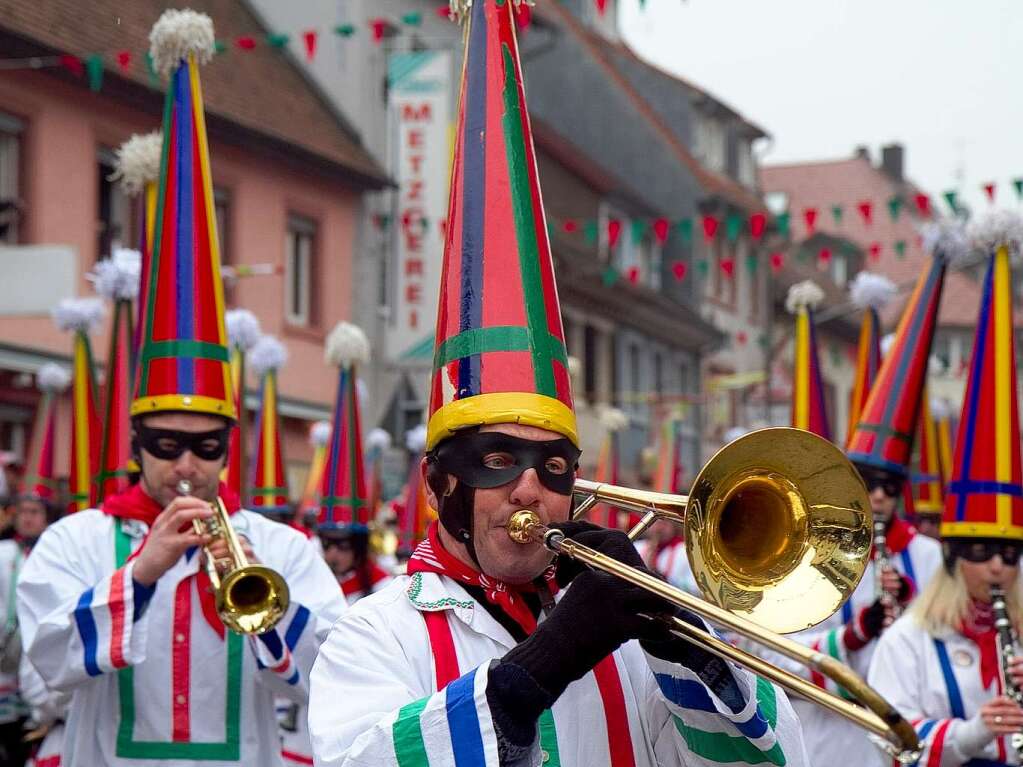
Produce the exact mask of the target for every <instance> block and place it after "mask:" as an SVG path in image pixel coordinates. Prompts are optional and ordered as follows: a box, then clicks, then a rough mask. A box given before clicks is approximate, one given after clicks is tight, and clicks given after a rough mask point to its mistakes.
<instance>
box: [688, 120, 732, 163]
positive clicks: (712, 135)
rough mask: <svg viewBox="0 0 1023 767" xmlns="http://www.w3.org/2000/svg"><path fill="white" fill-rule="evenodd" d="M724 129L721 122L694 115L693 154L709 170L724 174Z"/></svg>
mask: <svg viewBox="0 0 1023 767" xmlns="http://www.w3.org/2000/svg"><path fill="white" fill-rule="evenodd" d="M725 138H726V137H725V129H724V125H722V123H721V121H720V120H718V119H716V118H714V117H711V116H710V115H704V114H697V115H696V145H695V148H694V152H693V154H695V155H696V158H697V159H698V160H699V161H700V162H701V163H702V164H703V165H705V166H706V167H708V168H710V169H711V170H715V171H718V172H719V173H721V172H724V169H725V150H726V148H727V147H726V144H727V142H726V140H725Z"/></svg>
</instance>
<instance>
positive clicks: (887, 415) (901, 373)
mask: <svg viewBox="0 0 1023 767" xmlns="http://www.w3.org/2000/svg"><path fill="white" fill-rule="evenodd" d="M944 273H945V262H944V261H942V260H938V259H935V260H934V262H933V263H932V264H931V270H930V272H928V273H927V281H926V282H925V283H924V284H923V286H922V288H921V289H918V290H917V291H915V293H914V296H913V298H914V299H915V300H912V301H911V302H910V307H911V308H913V309H918V307H920V306H921V305H922V304H923V303H924V301H932V300H934V298H935V290H936V288H937V285H938V284H940V283H939V279H940V278H941V277H942V276H943V275H944ZM926 316H927V312H926V311H920V310H917V311H914V312H913V314H912V317H910V318H909V319H910V320H911V321H912V323H913V324H912V325H911V326H910V327H909V329H908V331H907V332H906V333H905V334H904V333H902V332H901V331H902V328H901V327H900V328H899V331H900V332H899V334H898V336H897V337H898V338H899V339H904V341H903V346H900V347H898V348H893V349H892V350H891V351H890V352H889V354H898V355H899V359H898V363H899V367H898V369H897V370H896V371H895V374H894V375H893V376H892V377H891V378H890V379H889V380H890V381H891V382H893V383H894V382H895V381H905V380H906V368H908V367H909V363H910V361H911V360H912V358H913V355H912V354H904V353H903V349H904V348H905V344H907V343H909V339H914V340H915V341H919V339H920V326H921V325H922V324H923V321H924V317H926ZM932 330H933V329H932ZM933 337H934V336H933V333H932V335H931V338H933ZM929 348H930V343H929V342H928V349H929ZM901 401H902V400H901V398H900V397H888V398H887V401H886V403H885V409H884V415H883V416H882V422H883V423H891V422H892V420H893V415H894V414H893V411H894V410H895V408H896V407H897V406H898V405H899V404H900V403H901ZM906 441H907V442H910V443H911V442H912V441H913V437H912V436H910V437H908V439H907V440H906ZM883 449H884V444H883V442H882V441H881V440H877V441H876V442H875V443H874V445H873V446H872V448H871V451H870V455H872V456H874V457H875V458H877V457H880V454H881V451H882V450H883Z"/></svg>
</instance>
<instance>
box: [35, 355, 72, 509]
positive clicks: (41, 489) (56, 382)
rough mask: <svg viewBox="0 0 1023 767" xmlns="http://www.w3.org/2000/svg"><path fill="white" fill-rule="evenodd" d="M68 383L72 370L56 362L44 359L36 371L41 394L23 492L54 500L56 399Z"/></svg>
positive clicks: (55, 488) (45, 499)
mask: <svg viewBox="0 0 1023 767" xmlns="http://www.w3.org/2000/svg"><path fill="white" fill-rule="evenodd" d="M70 383H71V374H70V373H69V372H68V371H67V370H66V369H65V368H63V367H61V366H60V365H58V364H57V363H55V362H47V363H46V364H44V365H43V366H42V367H41V368H39V372H38V373H36V385H37V386H38V387H39V391H40V392H42V395H43V398H42V401H41V402H40V403H39V408H38V410H37V413H36V423H35V427H34V428H33V430H32V443H31V448H32V458H31V460H30V462H29V465H28V474H27V475H26V476H25V484H24V492H25V493H27V494H28V495H30V496H32V497H33V498H38V499H39V500H41V501H53V500H54V499H55V498H56V495H57V477H56V475H55V474H54V471H53V460H54V443H55V442H56V432H57V402H58V400H59V399H60V393H61V392H63V391H64V390H65V389H67V387H68V384H70Z"/></svg>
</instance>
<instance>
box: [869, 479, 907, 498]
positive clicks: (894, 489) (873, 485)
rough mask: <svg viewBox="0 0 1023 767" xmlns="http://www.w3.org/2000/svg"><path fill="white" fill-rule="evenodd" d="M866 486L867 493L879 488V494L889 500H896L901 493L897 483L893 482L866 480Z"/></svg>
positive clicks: (887, 480) (888, 480)
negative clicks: (882, 494)
mask: <svg viewBox="0 0 1023 767" xmlns="http://www.w3.org/2000/svg"><path fill="white" fill-rule="evenodd" d="M866 484H867V492H868V493H872V492H874V491H875V490H876V489H877V488H881V492H883V493H884V494H885V495H887V496H888V497H889V498H898V497H899V493H900V492H901V491H902V487H901V486H900V485H899V483H898V482H893V481H892V480H890V479H868V480H867V481H866Z"/></svg>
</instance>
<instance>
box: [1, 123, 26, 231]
mask: <svg viewBox="0 0 1023 767" xmlns="http://www.w3.org/2000/svg"><path fill="white" fill-rule="evenodd" d="M22 130H23V125H22V122H21V120H18V119H17V118H15V117H11V116H10V115H6V114H4V113H3V112H0V243H4V244H8V245H13V244H14V243H16V242H17V241H18V235H19V228H20V223H21V219H22V217H23V216H24V213H25V212H24V210H23V209H22V204H23V203H22V201H21V133H22Z"/></svg>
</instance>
